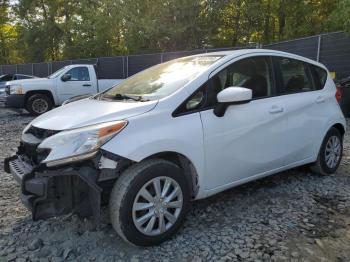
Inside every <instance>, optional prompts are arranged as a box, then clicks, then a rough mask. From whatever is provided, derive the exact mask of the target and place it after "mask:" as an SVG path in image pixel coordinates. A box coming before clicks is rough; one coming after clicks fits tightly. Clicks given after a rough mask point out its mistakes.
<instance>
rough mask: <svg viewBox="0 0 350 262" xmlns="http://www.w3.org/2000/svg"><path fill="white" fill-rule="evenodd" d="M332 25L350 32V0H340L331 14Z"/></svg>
mask: <svg viewBox="0 0 350 262" xmlns="http://www.w3.org/2000/svg"><path fill="white" fill-rule="evenodd" d="M330 21H331V23H330V24H331V26H332V27H333V28H334V29H339V28H341V29H342V30H344V31H346V32H348V33H350V0H340V1H339V3H338V5H337V8H336V9H335V10H334V11H333V13H332V14H331V16H330Z"/></svg>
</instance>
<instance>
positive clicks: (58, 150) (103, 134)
mask: <svg viewBox="0 0 350 262" xmlns="http://www.w3.org/2000/svg"><path fill="white" fill-rule="evenodd" d="M127 124H128V122H127V121H126V120H123V121H114V122H108V123H102V124H98V125H93V126H87V127H83V128H78V129H73V130H68V131H63V132H60V133H58V134H56V135H53V136H51V137H49V138H47V139H45V140H44V141H43V142H42V143H41V144H40V145H39V146H38V150H43V149H49V150H50V153H49V155H48V156H47V157H46V159H45V160H43V161H42V163H46V165H47V166H56V165H60V164H65V163H68V162H73V161H79V160H83V159H87V158H90V157H92V156H93V155H95V154H96V153H97V151H98V149H99V148H100V147H101V146H102V145H103V144H104V143H106V142H107V141H108V140H109V139H111V138H112V137H113V136H114V135H116V134H117V133H119V132H120V131H121V130H122V129H123V128H124V127H125V126H126V125H127Z"/></svg>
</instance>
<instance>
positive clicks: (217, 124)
mask: <svg viewBox="0 0 350 262" xmlns="http://www.w3.org/2000/svg"><path fill="white" fill-rule="evenodd" d="M271 61H272V60H271V59H270V57H263V56H255V57H250V58H245V59H242V60H239V61H237V62H234V63H233V64H231V65H229V66H227V67H226V68H223V69H221V70H220V69H219V70H220V71H219V72H217V71H218V70H217V71H216V72H217V73H215V74H214V75H213V76H212V77H211V79H210V82H211V84H210V87H209V92H208V99H209V101H211V103H212V106H213V107H214V106H215V104H216V103H217V99H216V96H217V94H218V93H219V92H220V91H221V90H223V89H224V88H227V87H231V86H240V87H246V88H249V89H252V93H253V100H252V101H251V102H249V103H245V104H240V105H232V106H229V107H228V108H227V110H226V112H225V114H224V116H223V117H217V116H216V115H215V114H214V113H213V109H209V110H204V111H202V112H200V114H201V119H202V124H203V133H204V147H205V148H204V150H205V162H206V175H205V180H206V182H205V184H206V189H209V190H210V189H215V188H218V187H220V186H224V185H228V184H230V183H234V182H237V181H240V180H242V181H243V180H245V179H247V178H249V177H252V176H256V175H260V174H264V173H266V172H269V171H272V170H274V169H277V168H279V167H281V166H283V165H284V163H285V157H286V155H287V152H286V150H287V148H286V145H287V141H286V126H287V120H286V117H285V115H284V112H283V105H282V104H281V103H280V101H279V100H280V99H279V98H278V97H274V94H275V84H274V81H273V73H272V62H271Z"/></svg>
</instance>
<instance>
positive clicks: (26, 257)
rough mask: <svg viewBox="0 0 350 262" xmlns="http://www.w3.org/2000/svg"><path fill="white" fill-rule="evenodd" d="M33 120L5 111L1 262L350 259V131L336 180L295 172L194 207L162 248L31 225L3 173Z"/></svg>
mask: <svg viewBox="0 0 350 262" xmlns="http://www.w3.org/2000/svg"><path fill="white" fill-rule="evenodd" d="M31 119H32V118H31V117H30V116H28V115H26V114H21V113H15V112H11V111H9V110H6V109H4V108H0V134H1V136H0V149H1V150H0V165H1V170H0V261H160V260H162V261H174V260H175V261H209V260H210V261H213V260H215V261H217V260H220V261H349V257H350V249H349V246H350V174H349V171H350V166H349V160H350V157H349V156H350V134H349V133H347V134H346V137H345V146H344V157H343V161H342V163H341V166H340V168H339V170H338V172H337V173H336V174H334V175H331V176H320V175H316V174H312V173H310V172H309V171H308V170H307V169H306V168H299V169H294V170H290V171H288V172H283V173H279V174H277V175H274V176H271V177H268V178H264V179H261V180H259V181H255V182H252V183H249V184H246V185H244V186H240V187H237V188H234V189H231V190H228V191H226V192H224V193H221V194H218V195H217V196H214V197H211V198H209V199H205V200H201V201H197V202H194V203H193V207H192V210H191V212H190V213H189V215H188V219H187V221H186V222H185V225H184V227H183V228H182V230H180V232H179V233H178V234H177V235H176V236H175V237H174V238H173V239H171V240H170V241H168V242H165V243H164V244H162V245H160V246H156V247H150V248H137V247H133V246H129V245H127V244H125V243H124V242H123V241H122V240H121V239H120V238H119V237H118V236H117V235H116V233H115V232H114V231H113V229H112V227H111V224H110V222H109V214H108V210H107V209H106V208H104V209H103V219H102V223H101V224H100V225H99V227H98V229H97V230H90V229H89V224H90V223H89V221H87V220H83V221H81V220H79V219H78V218H77V217H76V216H74V215H73V216H72V215H68V216H64V217H59V218H52V219H49V220H46V221H36V222H33V221H32V220H31V216H30V213H29V212H28V211H27V210H26V209H25V208H24V206H23V205H22V204H21V202H20V200H19V187H18V185H17V184H16V183H15V181H14V179H13V178H12V177H11V176H10V175H8V174H6V173H5V172H4V171H3V170H2V166H3V158H4V157H6V156H8V155H10V154H11V153H12V152H14V151H15V149H16V146H17V144H18V140H19V137H20V133H21V131H22V129H23V128H24V126H25V125H26V124H27V123H28V122H29V121H30V120H31Z"/></svg>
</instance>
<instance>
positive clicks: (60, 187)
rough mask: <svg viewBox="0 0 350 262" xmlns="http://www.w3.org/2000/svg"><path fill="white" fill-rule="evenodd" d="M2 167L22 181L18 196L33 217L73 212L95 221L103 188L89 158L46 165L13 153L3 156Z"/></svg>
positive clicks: (98, 214)
mask: <svg viewBox="0 0 350 262" xmlns="http://www.w3.org/2000/svg"><path fill="white" fill-rule="evenodd" d="M80 164H82V163H80ZM4 169H5V171H6V172H8V173H11V174H12V175H13V177H14V178H15V180H16V181H17V182H18V183H19V184H20V185H21V200H22V202H23V203H24V204H25V206H27V207H28V208H29V209H30V210H31V212H32V218H33V220H37V219H42V218H48V217H52V216H59V215H63V214H67V213H70V212H74V213H77V214H78V215H80V216H81V217H89V216H91V215H92V216H93V219H94V222H95V223H96V224H97V223H98V221H99V219H100V208H101V193H102V189H101V188H100V187H99V186H98V185H97V180H98V176H99V174H98V170H96V169H95V168H94V166H93V164H92V163H91V160H90V163H86V165H81V166H79V167H77V166H74V167H69V166H66V167H62V168H58V169H47V168H42V167H34V166H31V165H30V164H28V162H26V161H25V160H24V158H22V157H21V155H15V156H12V157H9V158H6V159H5V162H4Z"/></svg>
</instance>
